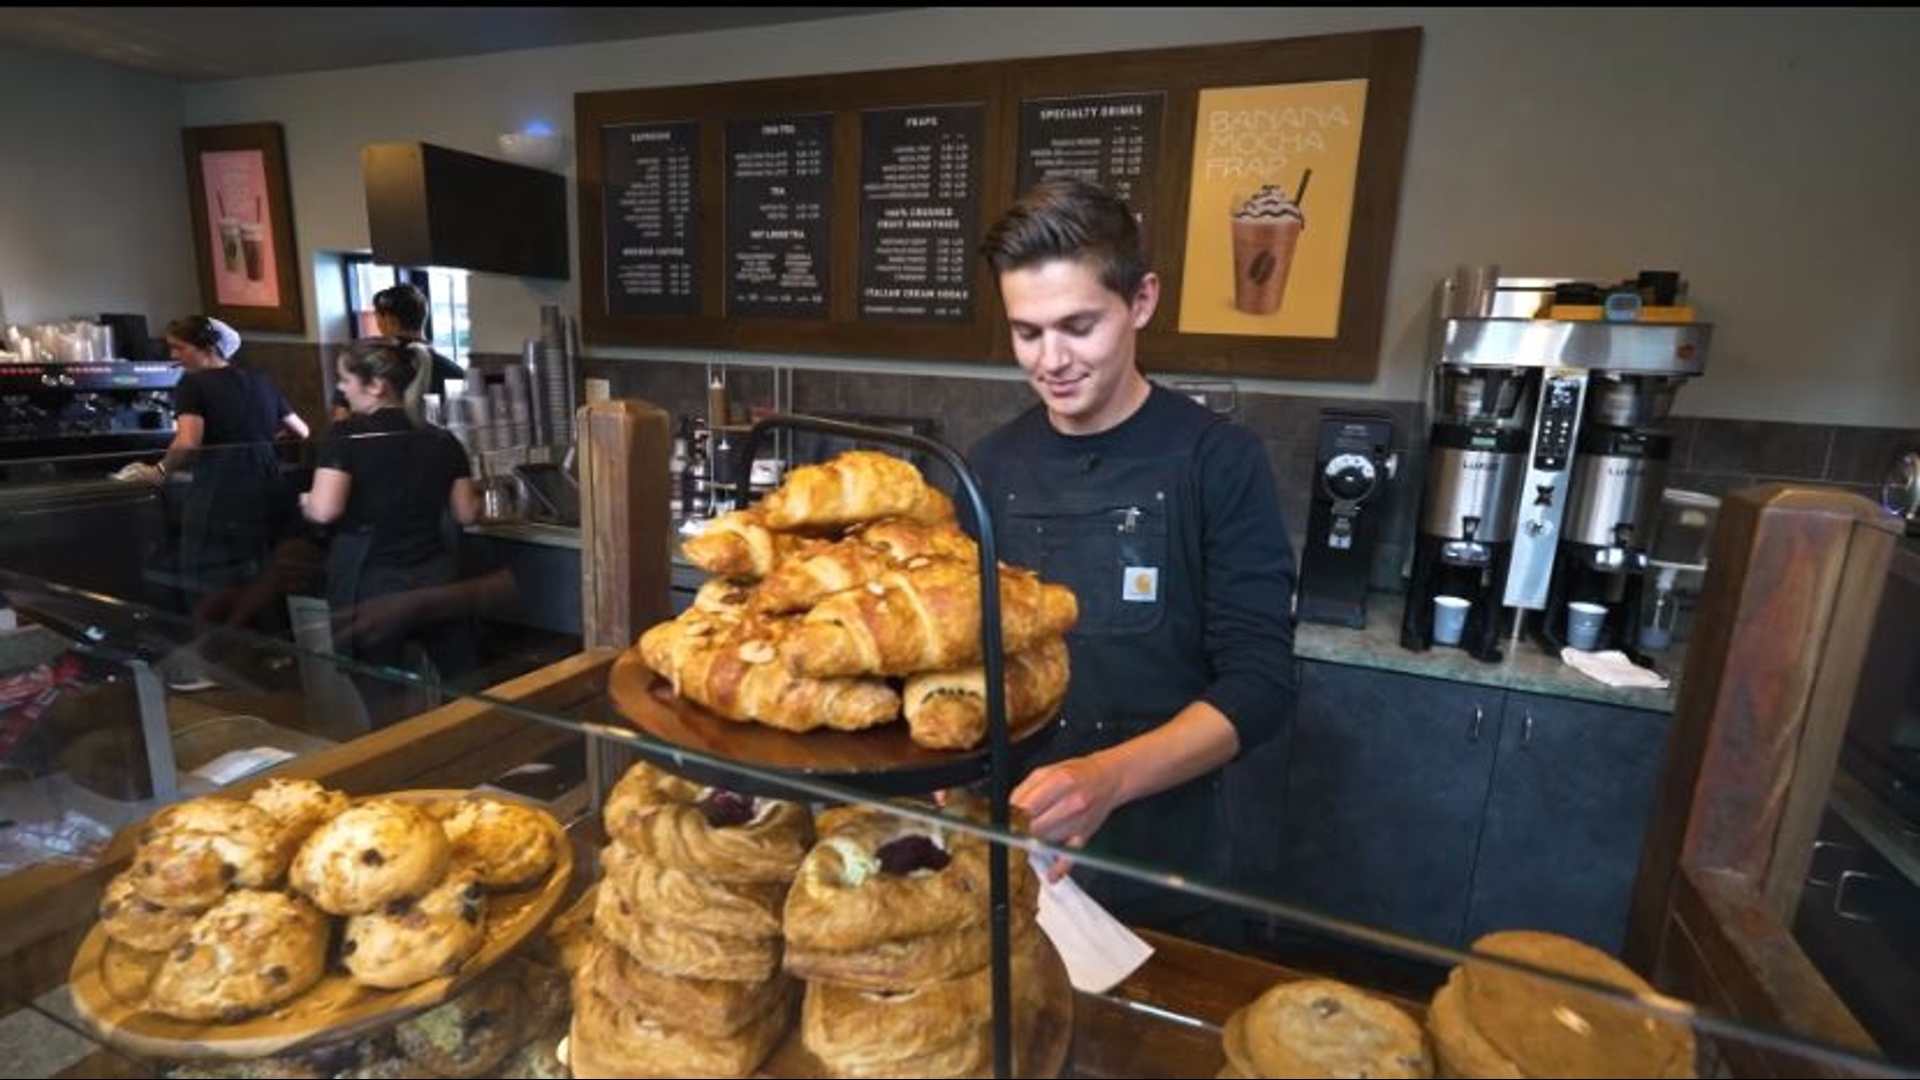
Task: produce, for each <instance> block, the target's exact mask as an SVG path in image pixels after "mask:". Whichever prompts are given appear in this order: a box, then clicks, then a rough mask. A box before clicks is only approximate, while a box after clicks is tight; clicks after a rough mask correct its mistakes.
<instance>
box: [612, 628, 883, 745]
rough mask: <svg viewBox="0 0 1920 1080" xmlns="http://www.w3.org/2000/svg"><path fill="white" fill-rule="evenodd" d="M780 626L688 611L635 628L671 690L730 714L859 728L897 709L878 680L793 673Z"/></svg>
mask: <svg viewBox="0 0 1920 1080" xmlns="http://www.w3.org/2000/svg"><path fill="white" fill-rule="evenodd" d="M689 616H692V617H691V618H689ZM786 632H787V627H786V626H785V625H783V624H781V623H778V622H773V621H768V620H758V621H755V620H743V621H737V622H735V621H729V620H728V619H727V618H726V617H724V616H712V615H706V614H703V613H701V612H698V611H694V610H689V611H688V612H685V613H683V614H682V615H681V617H680V618H679V619H675V620H673V621H672V622H666V623H661V624H659V625H656V626H654V627H653V628H651V629H649V630H648V631H647V632H646V633H644V634H642V635H640V656H641V659H642V660H644V661H645V662H646V664H647V666H648V667H650V668H652V669H653V670H654V671H655V672H657V673H659V674H660V675H662V676H664V677H665V678H666V679H667V680H668V681H670V682H671V683H672V684H673V691H674V693H676V694H678V695H680V696H681V697H684V698H686V699H687V700H689V701H694V702H698V703H699V704H701V705H703V706H705V707H706V708H707V709H709V710H711V711H712V712H713V713H714V714H715V715H717V716H722V717H725V718H726V719H728V720H740V721H749V720H757V721H759V722H760V723H763V724H766V725H768V726H769V727H776V728H780V729H782V730H784V731H812V730H813V729H815V728H819V727H827V728H833V729H835V730H838V731H859V730H862V729H864V728H869V727H872V726H874V725H875V724H884V723H886V722H888V721H890V720H893V719H895V718H897V717H898V716H899V715H900V695H899V694H898V693H896V692H895V691H894V689H893V687H891V686H888V685H887V684H886V683H885V682H883V681H881V680H879V679H863V678H813V677H809V676H803V675H796V674H794V673H793V672H792V671H791V670H789V669H788V667H787V665H786V664H784V663H780V662H778V661H779V656H780V646H779V642H780V640H781V639H782V637H784V635H785V633H786Z"/></svg>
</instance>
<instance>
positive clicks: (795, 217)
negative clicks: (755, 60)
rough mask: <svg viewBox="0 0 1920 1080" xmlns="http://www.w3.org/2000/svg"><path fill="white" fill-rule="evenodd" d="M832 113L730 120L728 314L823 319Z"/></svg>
mask: <svg viewBox="0 0 1920 1080" xmlns="http://www.w3.org/2000/svg"><path fill="white" fill-rule="evenodd" d="M832 203H833V114H832V113H820V114H816V115H808V116H781V117H770V118H767V119H762V120H730V121H728V122H727V194H726V205H727V244H726V259H727V312H728V314H731V315H749V316H767V315H771V316H776V317H789V318H803V319H824V318H826V317H827V283H828V282H829V281H831V280H832V273H831V269H832V267H831V262H830V258H831V253H832V248H833V245H832V242H831V239H832V235H833V233H832V229H831V226H830V219H829V213H828V210H829V208H830V207H831V205H832Z"/></svg>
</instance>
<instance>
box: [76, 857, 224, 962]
mask: <svg viewBox="0 0 1920 1080" xmlns="http://www.w3.org/2000/svg"><path fill="white" fill-rule="evenodd" d="M204 910H206V909H205V908H170V907H162V906H161V905H159V904H156V903H154V902H153V901H151V900H148V899H147V898H146V897H143V896H141V895H140V894H139V892H138V891H137V890H136V889H135V888H134V879H133V874H132V873H130V872H129V873H124V874H121V875H119V876H117V877H115V878H114V879H113V880H112V881H110V882H108V883H107V891H106V893H105V895H103V896H101V897H100V929H101V930H103V931H105V932H106V935H107V936H108V937H110V938H112V939H113V940H115V941H117V942H119V943H121V944H122V945H126V946H129V947H131V948H135V949H144V950H146V951H147V952H165V951H167V950H168V949H171V948H173V947H174V946H175V945H178V944H180V943H181V942H182V941H185V940H186V938H187V931H189V930H191V929H193V922H194V920H195V919H198V918H199V917H200V912H202V911H204Z"/></svg>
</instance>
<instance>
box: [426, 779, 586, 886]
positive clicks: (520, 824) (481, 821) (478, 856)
mask: <svg viewBox="0 0 1920 1080" xmlns="http://www.w3.org/2000/svg"><path fill="white" fill-rule="evenodd" d="M431 813H432V814H433V816H434V817H437V818H439V819H440V827H441V828H442V829H445V830H446V833H447V840H448V841H449V842H450V843H452V844H453V860H454V862H456V863H458V864H461V865H463V866H466V867H469V868H471V869H472V870H473V872H474V874H475V875H476V876H477V877H478V878H479V879H480V884H482V885H484V886H486V887H487V888H489V889H505V890H511V889H519V888H524V887H526V886H528V885H531V884H534V883H535V882H537V881H539V880H540V879H541V878H543V877H545V876H546V874H547V871H549V870H551V869H553V864H554V862H555V860H556V858H557V856H556V854H555V852H554V831H555V826H554V824H553V819H552V818H551V817H549V816H548V815H547V814H546V813H545V812H543V811H540V810H536V809H534V808H533V807H531V806H524V805H522V804H520V803H516V802H506V801H503V800H500V799H488V798H484V797H479V796H475V797H471V798H465V799H446V800H442V801H441V802H439V803H436V804H434V806H433V807H432V810H431Z"/></svg>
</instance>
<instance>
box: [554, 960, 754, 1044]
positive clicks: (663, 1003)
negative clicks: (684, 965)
mask: <svg viewBox="0 0 1920 1080" xmlns="http://www.w3.org/2000/svg"><path fill="white" fill-rule="evenodd" d="M579 977H580V978H581V979H582V980H584V981H585V982H586V984H587V985H588V986H591V987H592V988H593V989H594V991H595V992H596V993H598V994H600V995H601V996H602V997H604V998H606V999H607V1000H608V1001H609V1002H610V1003H612V1004H614V1005H616V1006H618V1007H620V1008H622V1009H624V1010H626V1011H627V1012H630V1013H633V1014H634V1015H636V1016H650V1017H653V1018H655V1019H658V1020H661V1021H664V1022H666V1023H670V1024H673V1025H675V1026H677V1027H683V1028H686V1029H687V1030H688V1031H691V1032H693V1033H694V1034H696V1035H707V1036H712V1037H714V1038H724V1037H726V1036H728V1035H733V1034H735V1033H737V1032H738V1031H739V1030H740V1029H741V1028H743V1027H746V1026H747V1025H748V1024H750V1023H752V1022H753V1021H754V1020H757V1019H759V1018H760V1017H761V1016H762V1015H764V1014H765V1013H766V1012H767V1010H769V1009H771V1008H773V1007H775V1006H776V1005H778V1004H780V1003H781V1002H783V1001H785V1000H786V999H787V997H788V995H789V994H790V992H791V990H792V988H791V987H790V986H789V985H788V983H789V982H790V980H788V979H787V977H786V976H784V975H777V974H776V975H775V976H774V977H773V978H771V979H767V980H765V981H762V982H737V981H730V980H725V979H690V978H686V977H684V976H679V975H665V974H662V973H660V972H658V971H655V970H653V969H652V968H650V967H648V966H646V965H645V964H642V963H641V962H640V961H638V960H635V959H634V958H633V957H631V956H629V955H627V952H626V950H624V949H622V948H620V947H619V946H618V945H615V944H613V943H611V942H605V941H596V942H594V944H593V945H592V946H591V947H589V949H588V952H587V959H586V962H585V966H584V967H583V969H582V972H581V974H580V976H579Z"/></svg>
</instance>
